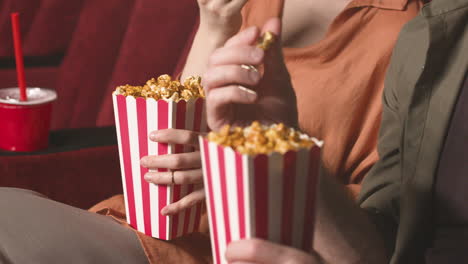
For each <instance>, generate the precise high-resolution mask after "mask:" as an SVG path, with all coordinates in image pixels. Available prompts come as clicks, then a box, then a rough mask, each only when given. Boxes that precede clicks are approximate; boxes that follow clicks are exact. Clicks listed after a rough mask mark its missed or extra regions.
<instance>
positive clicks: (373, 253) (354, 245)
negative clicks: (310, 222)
mask: <svg viewBox="0 0 468 264" xmlns="http://www.w3.org/2000/svg"><path fill="white" fill-rule="evenodd" d="M318 192H319V193H318V196H317V215H316V228H315V234H314V241H313V245H314V249H315V250H316V251H317V252H318V253H319V254H320V255H321V257H322V258H323V259H324V260H325V261H326V262H327V263H337V264H340V263H388V259H387V256H386V252H385V246H384V243H383V239H382V237H381V236H380V234H379V233H378V231H377V229H376V228H375V226H374V224H373V223H372V222H371V220H370V219H369V217H368V216H367V214H366V212H365V211H364V210H363V209H361V208H359V206H358V205H357V204H356V203H355V202H354V201H353V199H352V198H351V197H350V196H349V194H348V193H347V192H346V190H345V188H344V186H343V185H341V184H338V183H337V182H335V180H334V179H332V178H331V177H329V176H323V177H322V179H320V184H319V188H318Z"/></svg>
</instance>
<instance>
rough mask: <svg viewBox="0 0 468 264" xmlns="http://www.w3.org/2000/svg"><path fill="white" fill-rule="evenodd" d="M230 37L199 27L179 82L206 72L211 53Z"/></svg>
mask: <svg viewBox="0 0 468 264" xmlns="http://www.w3.org/2000/svg"><path fill="white" fill-rule="evenodd" d="M229 37H230V36H227V35H224V34H220V33H216V32H213V31H210V30H209V29H208V28H206V27H203V26H200V28H199V30H198V32H197V34H196V35H195V39H194V41H193V44H192V48H191V49H190V52H189V55H188V57H187V62H186V63H185V67H184V69H183V71H182V75H181V78H180V79H181V80H185V78H187V77H189V76H191V75H199V76H201V75H203V73H204V72H205V70H206V67H207V62H208V58H209V57H210V55H211V54H212V53H213V51H214V50H215V49H217V48H219V47H221V46H222V45H224V43H225V42H226V40H227V39H228V38H229Z"/></svg>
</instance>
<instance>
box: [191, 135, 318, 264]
mask: <svg viewBox="0 0 468 264" xmlns="http://www.w3.org/2000/svg"><path fill="white" fill-rule="evenodd" d="M199 141H200V150H201V154H202V161H203V174H204V179H203V180H204V184H205V192H206V197H207V207H208V219H209V224H210V230H211V232H210V233H211V245H212V251H213V259H214V263H215V264H221V263H227V261H226V259H225V258H224V254H225V251H226V247H227V245H228V244H229V243H230V242H231V241H235V240H239V239H245V238H261V239H266V240H269V241H272V242H275V243H281V244H284V245H288V246H292V247H295V248H299V249H303V250H309V249H310V247H311V238H312V232H313V223H314V204H315V194H316V191H315V190H316V184H317V179H318V175H319V162H320V148H321V146H322V142H320V141H318V140H315V139H314V141H315V142H316V146H314V147H312V148H310V149H301V150H299V151H289V152H287V153H285V154H280V153H273V154H270V155H264V154H261V155H256V156H249V155H242V154H239V153H238V152H236V151H234V150H233V149H232V148H230V147H223V146H220V145H218V144H216V143H214V142H209V141H208V140H207V139H205V138H203V137H200V140H199Z"/></svg>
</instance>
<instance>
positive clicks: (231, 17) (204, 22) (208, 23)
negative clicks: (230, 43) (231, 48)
mask: <svg viewBox="0 0 468 264" xmlns="http://www.w3.org/2000/svg"><path fill="white" fill-rule="evenodd" d="M246 2H247V0H198V6H199V7H200V29H206V30H207V31H210V32H211V33H212V34H213V33H214V34H221V35H222V36H224V37H227V38H228V37H230V36H232V35H234V34H235V33H237V31H239V29H240V27H241V25H242V15H241V10H242V8H243V7H244V5H245V3H246Z"/></svg>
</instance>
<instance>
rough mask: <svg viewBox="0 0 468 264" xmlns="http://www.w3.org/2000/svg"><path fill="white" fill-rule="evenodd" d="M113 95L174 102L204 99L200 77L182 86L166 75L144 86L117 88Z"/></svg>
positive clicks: (188, 79)
mask: <svg viewBox="0 0 468 264" xmlns="http://www.w3.org/2000/svg"><path fill="white" fill-rule="evenodd" d="M115 94H120V95H123V96H133V97H143V98H146V99H148V98H153V99H155V100H161V99H164V100H173V101H176V102H178V101H180V100H185V101H188V100H190V99H196V98H204V97H205V94H204V91H203V86H202V85H201V77H200V76H190V77H188V78H187V79H186V80H185V81H184V84H181V83H180V82H179V81H177V80H172V78H171V76H169V75H167V74H164V75H161V76H159V77H158V78H151V79H150V80H148V81H147V82H146V83H145V85H144V86H131V85H128V84H127V85H122V86H118V87H117V88H116V89H115Z"/></svg>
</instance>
